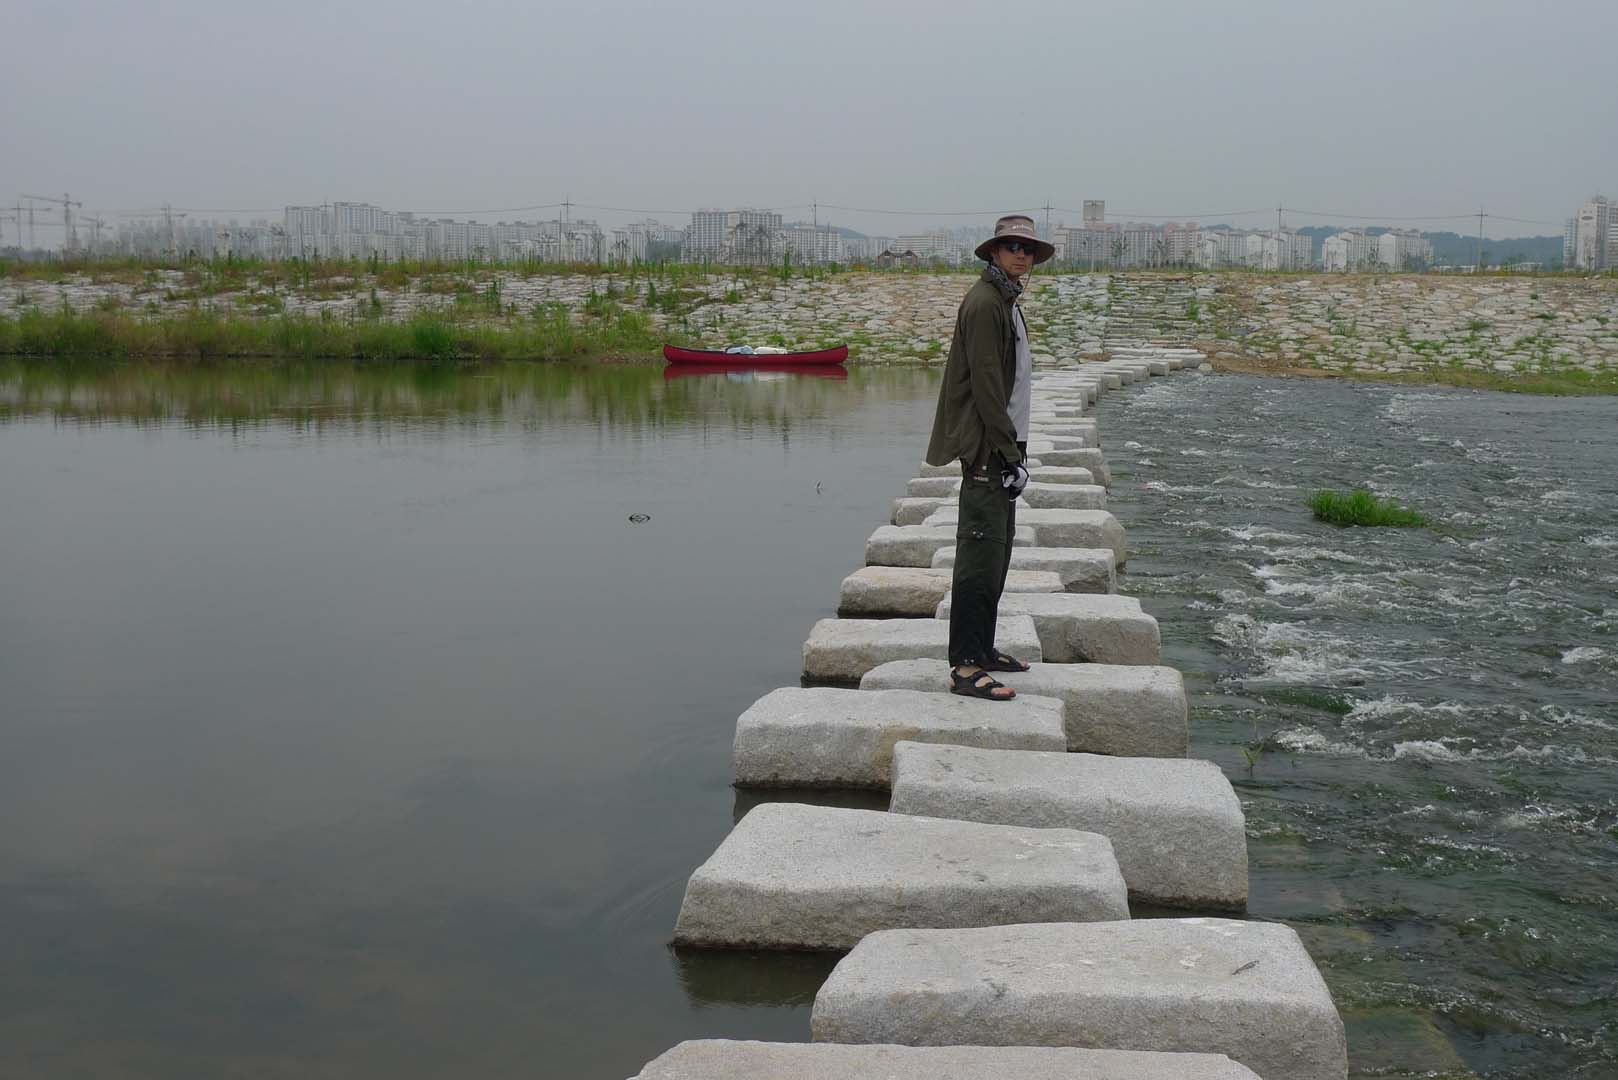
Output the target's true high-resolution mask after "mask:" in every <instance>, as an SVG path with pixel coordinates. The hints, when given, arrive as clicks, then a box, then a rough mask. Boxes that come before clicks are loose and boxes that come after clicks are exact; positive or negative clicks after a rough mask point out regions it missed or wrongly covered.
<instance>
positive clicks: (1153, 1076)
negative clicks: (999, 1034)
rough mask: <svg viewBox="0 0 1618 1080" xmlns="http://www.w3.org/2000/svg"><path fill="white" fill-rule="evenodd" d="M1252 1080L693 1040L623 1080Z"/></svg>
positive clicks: (1110, 1055) (1167, 1069) (1068, 1058)
mask: <svg viewBox="0 0 1618 1080" xmlns="http://www.w3.org/2000/svg"><path fill="white" fill-rule="evenodd" d="M1002 1078H1004V1080H1258V1076H1257V1074H1255V1073H1254V1072H1253V1071H1252V1070H1251V1069H1249V1068H1247V1067H1246V1066H1245V1065H1238V1064H1236V1062H1234V1061H1232V1060H1230V1058H1228V1057H1225V1056H1224V1055H1223V1054H1167V1053H1152V1052H1149V1051H1141V1050H1086V1049H1080V1048H1078V1047H1072V1046H846V1045H843V1044H840V1043H767V1042H743V1041H740V1040H731V1039H693V1040H691V1041H689V1042H683V1043H680V1044H679V1045H677V1046H675V1047H673V1048H672V1049H670V1050H668V1051H667V1052H665V1053H663V1054H662V1055H660V1056H658V1057H656V1058H654V1059H652V1060H651V1061H649V1062H647V1064H646V1067H645V1068H643V1069H642V1070H641V1071H640V1072H639V1073H637V1074H636V1075H635V1076H633V1077H631V1080H1002Z"/></svg>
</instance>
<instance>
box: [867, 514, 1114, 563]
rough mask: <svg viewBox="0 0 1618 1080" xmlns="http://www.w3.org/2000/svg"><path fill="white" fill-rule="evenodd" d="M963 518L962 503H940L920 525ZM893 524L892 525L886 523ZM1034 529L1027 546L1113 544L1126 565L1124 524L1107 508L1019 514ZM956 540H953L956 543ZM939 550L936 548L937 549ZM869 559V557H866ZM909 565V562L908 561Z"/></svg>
mask: <svg viewBox="0 0 1618 1080" xmlns="http://www.w3.org/2000/svg"><path fill="white" fill-rule="evenodd" d="M959 520H960V507H959V506H958V505H957V506H940V507H939V508H938V509H937V510H935V511H933V513H932V515H931V516H930V517H928V519H927V520H926V522H925V523H923V525H922V526H921V527H923V528H940V527H946V526H947V527H948V528H952V529H953V528H954V527H955V525H956V524H957V522H958V521H959ZM885 527H886V528H892V527H893V526H885ZM1024 529H1030V530H1032V532H1033V536H1034V542H1033V543H1032V544H1027V545H1022V546H1025V547H1034V546H1038V547H1057V548H1061V547H1076V548H1111V549H1112V557H1113V562H1114V564H1115V565H1117V566H1123V565H1124V560H1125V559H1126V558H1128V554H1129V549H1128V547H1127V545H1126V543H1125V536H1124V527H1123V525H1121V524H1119V522H1118V519H1117V518H1115V517H1113V516H1112V514H1110V513H1108V512H1107V511H1105V510H1049V509H1047V510H1040V509H1035V510H1028V511H1019V512H1018V514H1017V531H1018V532H1019V533H1020V532H1022V531H1023V530H1024ZM953 543H954V541H953V540H952V541H951V544H952V545H953ZM934 550H937V549H934ZM865 561H866V562H867V563H870V561H871V560H870V559H869V558H867V559H866V560H865ZM907 565H909V564H907Z"/></svg>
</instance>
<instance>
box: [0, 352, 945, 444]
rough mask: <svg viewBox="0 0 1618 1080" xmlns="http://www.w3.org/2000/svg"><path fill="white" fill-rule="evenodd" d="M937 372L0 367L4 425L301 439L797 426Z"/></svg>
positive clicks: (912, 387)
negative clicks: (107, 426) (402, 431)
mask: <svg viewBox="0 0 1618 1080" xmlns="http://www.w3.org/2000/svg"><path fill="white" fill-rule="evenodd" d="M935 378H936V373H934V372H932V371H929V370H926V369H921V368H908V367H883V368H856V369H854V370H853V371H849V370H847V369H844V368H841V367H836V368H827V369H820V370H814V371H804V370H779V369H769V368H764V367H754V368H747V369H742V368H737V369H730V368H727V367H725V366H718V365H716V366H694V367H691V368H685V367H676V366H671V367H669V368H668V369H666V370H665V369H664V368H661V367H657V366H650V365H638V364H637V365H601V364H589V365H586V364H505V365H486V366H478V367H461V366H450V365H428V364H420V365H394V366H351V365H341V364H318V365H271V364H263V365H253V364H239V365H230V366H209V367H184V366H175V367H164V366H153V365H63V364H54V363H53V364H34V363H28V362H17V361H12V362H8V363H0V423H5V422H8V421H11V420H16V419H18V418H26V417H36V416H48V417H52V418H54V419H56V420H58V421H66V422H70V423H77V424H101V423H125V424H136V425H146V424H166V423H172V422H179V423H183V424H186V425H189V426H193V427H198V428H203V427H238V426H241V425H255V424H273V425H276V426H278V427H291V428H295V429H300V430H310V431H320V430H323V429H338V430H341V429H346V428H352V427H355V426H357V425H360V424H367V423H371V422H374V421H377V420H386V421H389V422H392V423H401V424H409V425H442V426H446V427H447V426H463V427H464V426H474V427H475V426H479V425H484V424H488V423H502V424H508V425H512V426H516V427H524V426H534V425H541V424H545V423H549V422H554V421H557V420H562V419H569V420H581V419H582V420H590V421H592V422H595V423H599V424H609V425H612V426H614V427H628V428H663V427H668V426H670V425H678V424H683V423H685V422H686V421H688V420H689V419H691V418H692V417H694V416H698V415H702V416H706V417H709V418H710V419H712V418H716V417H720V416H728V417H729V418H731V419H733V420H736V421H745V422H754V423H763V424H765V425H768V426H770V427H785V426H790V425H791V424H792V423H793V422H794V420H797V421H802V420H804V419H806V418H812V417H817V416H823V415H826V414H827V412H828V411H829V410H831V409H833V408H835V407H836V406H837V405H839V404H840V403H842V402H844V401H846V400H847V395H846V392H842V391H833V390H832V389H831V386H832V385H833V384H836V383H844V382H846V383H847V384H849V387H850V389H853V390H855V391H856V392H861V393H863V392H867V391H869V392H872V393H875V394H878V395H881V396H885V397H886V396H894V395H898V396H903V397H908V396H910V395H911V394H912V393H919V392H922V391H923V390H924V389H925V388H926V387H928V386H931V385H933V382H932V380H934V379H935Z"/></svg>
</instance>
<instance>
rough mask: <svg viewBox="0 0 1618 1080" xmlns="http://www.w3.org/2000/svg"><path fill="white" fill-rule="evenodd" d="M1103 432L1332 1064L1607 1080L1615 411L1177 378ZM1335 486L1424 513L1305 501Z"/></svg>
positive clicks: (1178, 652)
mask: <svg viewBox="0 0 1618 1080" xmlns="http://www.w3.org/2000/svg"><path fill="white" fill-rule="evenodd" d="M1102 424H1103V431H1104V432H1105V433H1106V447H1107V452H1108V462H1109V464H1110V465H1111V467H1112V469H1113V472H1114V475H1115V481H1114V487H1113V497H1112V508H1113V510H1114V512H1115V513H1116V514H1117V515H1118V516H1119V518H1120V519H1121V520H1122V521H1123V522H1124V523H1125V525H1126V526H1127V527H1128V528H1129V530H1130V544H1131V548H1132V549H1133V552H1132V557H1131V561H1130V564H1129V573H1128V582H1127V586H1126V588H1127V590H1128V591H1129V592H1131V593H1133V594H1135V595H1137V596H1139V597H1141V598H1142V600H1143V601H1144V603H1145V604H1146V606H1147V607H1148V608H1149V609H1150V610H1151V611H1152V612H1153V613H1154V614H1156V615H1157V617H1158V618H1159V620H1160V621H1161V626H1162V631H1163V639H1164V645H1165V663H1168V664H1172V665H1174V666H1176V667H1178V668H1180V669H1181V670H1182V671H1184V672H1185V675H1186V679H1187V689H1188V691H1190V692H1191V694H1192V741H1193V751H1192V752H1193V754H1194V755H1197V756H1203V757H1210V758H1213V759H1215V760H1217V761H1219V762H1220V763H1221V764H1222V765H1223V766H1224V767H1225V768H1226V771H1227V773H1228V774H1229V775H1231V776H1232V777H1233V778H1234V779H1235V780H1236V782H1237V788H1238V791H1239V793H1240V794H1241V797H1242V802H1243V805H1244V807H1245V809H1246V813H1247V827H1248V838H1249V847H1250V852H1251V857H1252V867H1253V878H1252V891H1253V900H1252V905H1251V910H1252V912H1253V914H1254V915H1255V916H1256V917H1261V918H1279V919H1285V920H1287V921H1288V922H1290V923H1292V924H1293V925H1294V926H1296V927H1297V928H1298V929H1299V931H1300V932H1301V933H1302V934H1303V935H1304V939H1305V941H1306V942H1307V944H1308V945H1309V947H1310V950H1311V952H1312V953H1313V954H1314V955H1315V957H1316V959H1317V960H1318V961H1319V962H1320V964H1321V967H1322V970H1323V972H1324V973H1325V975H1326V979H1327V981H1328V983H1329V984H1330V985H1331V988H1332V993H1333V995H1334V996H1335V998H1336V1000H1337V1002H1338V1005H1339V1007H1340V1008H1342V1010H1343V1014H1344V1019H1345V1021H1346V1022H1347V1024H1348V1029H1349V1043H1350V1052H1351V1056H1352V1059H1353V1062H1354V1070H1355V1074H1356V1075H1362V1076H1372V1075H1374V1076H1403V1075H1430V1074H1431V1073H1433V1072H1439V1073H1452V1074H1456V1075H1467V1074H1468V1073H1469V1072H1471V1073H1476V1074H1478V1075H1482V1076H1487V1077H1491V1078H1504V1077H1513V1078H1515V1077H1522V1078H1527V1077H1550V1076H1557V1077H1563V1076H1569V1077H1572V1076H1576V1077H1597V1076H1599V1077H1613V1076H1618V768H1615V766H1618V514H1615V513H1614V504H1615V503H1618V402H1615V401H1613V400H1612V399H1553V398H1525V397H1517V396H1511V395H1504V394H1493V393H1475V392H1465V391H1446V390H1412V389H1409V388H1403V387H1389V386H1377V385H1360V384H1353V383H1344V382H1337V381H1306V380H1277V379H1263V378H1254V377H1248V376H1204V377H1183V378H1175V379H1163V380H1152V382H1151V384H1150V385H1149V386H1147V387H1145V388H1143V389H1141V390H1139V391H1138V392H1135V393H1127V394H1119V395H1115V396H1114V397H1112V398H1109V399H1108V400H1107V402H1106V404H1105V405H1104V406H1103V409H1102ZM1359 485H1364V486H1367V487H1369V488H1370V489H1371V490H1372V491H1374V492H1375V493H1377V494H1378V495H1382V496H1386V497H1390V498H1393V499H1395V500H1398V501H1400V502H1403V503H1407V504H1409V505H1411V506H1414V507H1416V508H1417V509H1419V510H1420V511H1422V512H1423V513H1424V514H1426V515H1427V516H1428V518H1429V519H1430V520H1431V521H1432V522H1433V527H1432V528H1429V529H1361V528H1339V527H1336V526H1331V525H1326V524H1324V523H1321V522H1317V521H1314V520H1313V519H1312V517H1311V516H1310V514H1309V511H1308V510H1307V508H1306V506H1305V502H1306V500H1307V498H1308V496H1309V494H1310V493H1311V492H1312V491H1314V490H1316V489H1318V488H1337V489H1343V490H1347V489H1349V488H1352V487H1355V486H1359Z"/></svg>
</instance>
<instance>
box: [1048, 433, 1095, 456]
mask: <svg viewBox="0 0 1618 1080" xmlns="http://www.w3.org/2000/svg"><path fill="white" fill-rule="evenodd" d="M1045 441H1046V442H1047V443H1049V444H1050V448H1051V450H1083V449H1085V448H1089V447H1095V448H1097V449H1099V447H1096V444H1095V443H1094V442H1093V441H1091V440H1090V439H1089V438H1088V437H1087V436H1085V435H1083V434H1079V435H1068V434H1063V433H1058V432H1051V433H1049V434H1047V435H1045ZM1049 452H1050V451H1046V453H1049Z"/></svg>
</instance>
